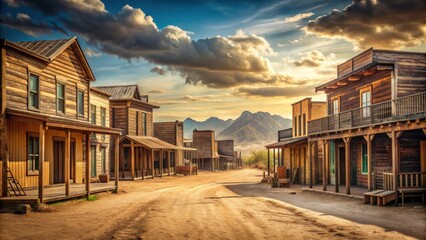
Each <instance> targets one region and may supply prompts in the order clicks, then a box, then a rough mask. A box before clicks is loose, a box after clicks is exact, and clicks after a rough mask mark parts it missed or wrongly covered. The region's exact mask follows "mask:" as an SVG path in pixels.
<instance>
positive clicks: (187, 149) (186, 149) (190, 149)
mask: <svg viewBox="0 0 426 240" xmlns="http://www.w3.org/2000/svg"><path fill="white" fill-rule="evenodd" d="M177 148H178V150H184V151H197V150H198V149H196V148H190V147H179V146H177Z"/></svg>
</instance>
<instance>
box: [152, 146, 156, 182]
mask: <svg viewBox="0 0 426 240" xmlns="http://www.w3.org/2000/svg"><path fill="white" fill-rule="evenodd" d="M154 161H155V154H154V149H151V174H152V178H154V175H155V168H154Z"/></svg>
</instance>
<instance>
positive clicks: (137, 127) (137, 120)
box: [136, 111, 139, 136]
mask: <svg viewBox="0 0 426 240" xmlns="http://www.w3.org/2000/svg"><path fill="white" fill-rule="evenodd" d="M137 135H139V112H138V111H136V136H137Z"/></svg>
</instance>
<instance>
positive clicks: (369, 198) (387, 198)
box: [364, 189, 396, 206]
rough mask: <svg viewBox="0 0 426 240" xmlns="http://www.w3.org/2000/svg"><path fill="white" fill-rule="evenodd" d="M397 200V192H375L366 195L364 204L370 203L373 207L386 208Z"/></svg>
mask: <svg viewBox="0 0 426 240" xmlns="http://www.w3.org/2000/svg"><path fill="white" fill-rule="evenodd" d="M395 199H396V193H395V191H386V190H381V189H379V190H374V191H371V192H366V193H364V204H368V203H370V204H371V205H375V204H377V206H386V204H388V203H389V202H391V201H394V200H395Z"/></svg>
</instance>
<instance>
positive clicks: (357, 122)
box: [308, 92, 426, 135]
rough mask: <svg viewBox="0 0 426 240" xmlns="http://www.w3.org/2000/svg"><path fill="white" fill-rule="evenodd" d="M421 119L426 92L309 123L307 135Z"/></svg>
mask: <svg viewBox="0 0 426 240" xmlns="http://www.w3.org/2000/svg"><path fill="white" fill-rule="evenodd" d="M423 117H426V92H422V93H417V94H414V95H410V96H406V97H401V98H397V99H395V100H391V101H386V102H381V103H378V104H374V105H371V106H368V107H362V108H356V109H352V110H348V111H344V112H340V113H338V114H334V115H329V116H327V117H324V118H319V119H315V120H312V121H309V122H308V133H309V135H312V134H320V133H327V132H333V131H340V130H346V129H352V128H360V127H367V126H370V125H376V124H383V123H390V122H395V121H403V120H411V119H417V118H423Z"/></svg>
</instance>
